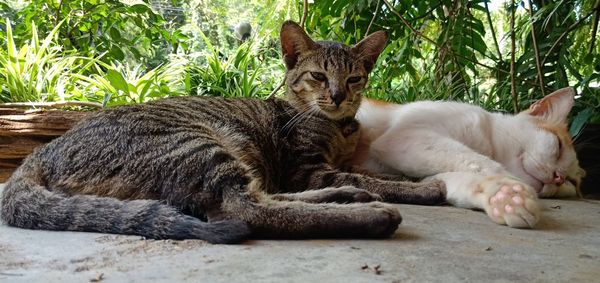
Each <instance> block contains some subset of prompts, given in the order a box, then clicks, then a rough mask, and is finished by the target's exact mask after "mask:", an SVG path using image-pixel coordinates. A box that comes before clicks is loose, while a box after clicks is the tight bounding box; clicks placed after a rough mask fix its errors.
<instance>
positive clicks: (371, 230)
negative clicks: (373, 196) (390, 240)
mask: <svg viewBox="0 0 600 283" xmlns="http://www.w3.org/2000/svg"><path fill="white" fill-rule="evenodd" d="M368 207H369V209H370V210H371V213H369V214H368V217H367V219H365V220H366V222H367V225H368V226H367V228H366V229H365V230H364V231H363V232H366V233H368V234H369V235H368V236H369V237H375V238H384V237H389V236H390V235H392V234H394V232H396V229H398V225H400V223H401V222H402V216H401V215H400V211H399V210H398V209H397V208H396V207H394V206H392V205H389V204H386V203H380V202H374V203H369V204H368Z"/></svg>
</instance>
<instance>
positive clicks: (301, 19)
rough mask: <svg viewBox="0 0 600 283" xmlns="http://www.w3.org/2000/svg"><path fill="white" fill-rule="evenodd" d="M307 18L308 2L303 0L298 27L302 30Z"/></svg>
mask: <svg viewBox="0 0 600 283" xmlns="http://www.w3.org/2000/svg"><path fill="white" fill-rule="evenodd" d="M307 16H308V0H304V4H303V9H302V18H300V26H301V27H302V28H306V27H305V26H304V25H305V24H306V17H307Z"/></svg>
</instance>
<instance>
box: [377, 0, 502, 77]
mask: <svg viewBox="0 0 600 283" xmlns="http://www.w3.org/2000/svg"><path fill="white" fill-rule="evenodd" d="M383 2H384V3H385V4H386V5H387V6H388V8H389V9H390V11H391V12H392V13H394V15H396V16H397V17H398V18H400V21H402V23H403V24H404V25H405V26H406V27H408V28H409V29H410V30H411V31H412V32H413V33H415V34H416V35H418V36H419V37H421V38H423V39H425V40H426V41H428V42H429V43H431V44H433V46H435V47H437V48H438V49H444V50H445V51H447V52H448V53H450V54H452V56H456V57H460V58H462V59H464V60H467V61H469V62H471V63H473V64H475V65H479V66H482V67H484V68H487V69H490V70H495V71H498V72H503V73H508V72H507V71H505V70H502V69H498V68H495V67H492V66H488V65H486V64H482V63H479V62H477V61H473V59H471V58H468V57H465V56H462V55H460V54H456V53H454V52H453V51H452V50H451V49H446V48H444V47H441V46H439V45H438V44H437V43H436V42H435V41H434V40H433V39H431V38H429V37H427V36H425V35H424V34H423V33H421V32H420V31H418V30H416V29H415V28H414V27H413V26H412V25H411V24H410V23H409V22H408V21H406V19H405V18H404V17H403V16H402V15H400V13H398V12H397V11H396V10H395V9H394V6H392V4H391V3H390V2H389V1H388V0H383Z"/></svg>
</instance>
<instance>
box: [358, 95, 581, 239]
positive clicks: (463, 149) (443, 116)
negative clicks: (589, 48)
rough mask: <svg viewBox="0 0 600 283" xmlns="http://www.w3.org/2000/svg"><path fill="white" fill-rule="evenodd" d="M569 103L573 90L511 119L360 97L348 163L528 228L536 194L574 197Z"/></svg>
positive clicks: (448, 105)
mask: <svg viewBox="0 0 600 283" xmlns="http://www.w3.org/2000/svg"><path fill="white" fill-rule="evenodd" d="M573 99H574V91H573V89H571V88H563V89H560V90H557V91H556V92H554V93H552V94H550V95H548V96H546V97H545V98H543V99H542V100H540V101H538V102H536V103H534V104H533V105H531V107H530V109H529V110H526V111H523V112H521V113H519V114H517V115H506V114H501V113H490V112H487V111H485V110H483V109H482V108H480V107H477V106H473V105H469V104H466V103H458V102H443V101H420V102H414V103H409V104H405V105H397V104H390V103H385V102H381V101H376V100H368V99H366V100H365V101H363V103H362V105H361V107H360V109H359V112H358V115H357V118H358V120H359V121H360V123H361V137H360V141H359V145H358V148H357V150H356V152H355V154H354V156H353V159H352V161H351V163H352V164H353V165H354V166H359V167H362V168H364V169H367V170H369V171H372V172H376V173H385V174H398V173H401V174H404V175H408V176H412V177H427V178H428V179H438V180H442V181H444V182H445V184H446V187H447V201H448V202H449V203H451V204H453V205H455V206H458V207H464V208H479V209H483V210H485V212H486V213H487V214H488V216H489V217H490V218H491V219H492V220H493V221H494V222H496V223H499V224H506V225H508V226H511V227H520V228H527V227H533V226H534V225H535V224H536V223H537V222H538V220H539V217H540V208H539V204H538V199H537V196H540V197H565V196H574V195H578V194H579V185H580V182H581V179H582V177H583V176H584V175H585V171H584V170H583V169H581V168H580V167H579V164H578V161H577V157H576V155H575V150H574V148H573V144H572V143H573V142H572V140H571V137H570V136H569V133H568V131H567V125H566V119H567V115H568V114H569V111H571V107H572V106H573Z"/></svg>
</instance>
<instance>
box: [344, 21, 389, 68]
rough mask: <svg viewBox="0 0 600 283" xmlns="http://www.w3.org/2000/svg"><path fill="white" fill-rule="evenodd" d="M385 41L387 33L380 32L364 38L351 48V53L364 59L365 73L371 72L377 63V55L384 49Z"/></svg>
mask: <svg viewBox="0 0 600 283" xmlns="http://www.w3.org/2000/svg"><path fill="white" fill-rule="evenodd" d="M387 40H388V35H387V32H385V31H382V30H380V31H377V32H374V33H372V34H370V35H369V36H367V37H365V38H364V39H363V40H361V41H360V42H359V43H357V44H356V45H355V46H354V47H352V52H353V53H354V54H357V55H358V56H359V57H360V58H362V59H364V62H365V69H366V70H367V72H370V71H371V70H373V66H375V62H377V57H379V54H380V53H381V51H383V48H385V44H386V42H387Z"/></svg>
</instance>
